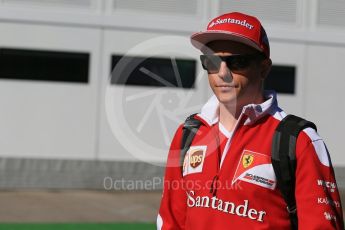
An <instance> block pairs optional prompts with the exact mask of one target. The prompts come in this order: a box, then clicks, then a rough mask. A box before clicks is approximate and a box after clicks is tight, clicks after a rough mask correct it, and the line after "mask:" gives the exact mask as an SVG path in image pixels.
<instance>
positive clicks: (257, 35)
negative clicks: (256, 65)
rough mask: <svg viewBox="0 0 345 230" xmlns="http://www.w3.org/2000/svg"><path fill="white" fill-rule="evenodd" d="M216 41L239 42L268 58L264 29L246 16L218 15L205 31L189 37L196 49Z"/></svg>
mask: <svg viewBox="0 0 345 230" xmlns="http://www.w3.org/2000/svg"><path fill="white" fill-rule="evenodd" d="M216 40H231V41H236V42H240V43H243V44H245V45H248V46H251V47H253V48H255V49H257V50H259V51H261V52H263V53H264V54H265V55H266V57H269V56H270V48H269V42H268V38H267V35H266V32H265V29H264V28H263V26H262V25H261V23H260V21H259V20H258V19H257V18H256V17H253V16H250V15H247V14H243V13H239V12H232V13H227V14H223V15H220V16H218V17H216V18H214V19H212V20H211V21H210V23H208V25H207V29H206V30H205V31H200V32H197V33H194V34H193V35H192V36H191V42H192V44H193V45H194V46H195V47H196V48H198V49H202V48H203V46H205V45H206V44H207V43H208V42H211V41H216Z"/></svg>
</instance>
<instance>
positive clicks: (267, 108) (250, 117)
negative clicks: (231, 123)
mask: <svg viewBox="0 0 345 230" xmlns="http://www.w3.org/2000/svg"><path fill="white" fill-rule="evenodd" d="M264 97H265V98H266V101H264V102H263V103H261V104H248V105H246V106H244V107H243V109H242V114H245V115H246V116H247V119H246V121H245V122H244V124H245V125H250V124H253V123H255V122H256V121H257V120H259V119H260V118H262V117H264V116H265V115H267V114H273V113H274V112H275V111H276V110H277V109H278V103H277V95H276V93H275V92H274V91H265V92H264ZM197 116H198V117H199V118H201V120H202V121H204V123H206V124H207V125H209V126H212V125H214V124H216V123H217V122H218V121H219V101H218V99H217V97H216V96H215V95H213V96H212V97H211V98H210V99H209V100H208V101H207V102H206V104H205V105H204V106H203V107H202V109H201V112H200V113H198V114H197Z"/></svg>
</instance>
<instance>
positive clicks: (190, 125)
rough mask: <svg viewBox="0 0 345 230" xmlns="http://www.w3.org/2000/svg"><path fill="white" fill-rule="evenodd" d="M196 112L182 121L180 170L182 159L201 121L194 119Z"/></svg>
mask: <svg viewBox="0 0 345 230" xmlns="http://www.w3.org/2000/svg"><path fill="white" fill-rule="evenodd" d="M195 115H196V114H192V115H190V116H189V117H187V119H186V120H185V122H184V125H183V130H182V142H181V156H180V166H181V172H182V171H183V170H182V167H183V161H184V158H185V156H186V153H187V151H188V149H189V147H190V145H191V144H192V141H193V139H194V137H195V134H196V133H197V131H198V129H199V128H200V125H201V121H200V120H198V119H195V118H194V116H195Z"/></svg>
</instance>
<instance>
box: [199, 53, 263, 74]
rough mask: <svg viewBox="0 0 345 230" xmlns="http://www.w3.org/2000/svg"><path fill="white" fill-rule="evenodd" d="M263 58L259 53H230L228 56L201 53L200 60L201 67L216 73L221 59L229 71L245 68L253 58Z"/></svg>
mask: <svg viewBox="0 0 345 230" xmlns="http://www.w3.org/2000/svg"><path fill="white" fill-rule="evenodd" d="M259 58H263V57H261V56H260V55H250V54H248V55H237V54H235V55H230V56H217V55H201V56H200V60H201V64H202V67H203V68H204V69H205V70H207V72H208V73H218V71H219V68H220V64H221V62H222V61H225V62H226V65H227V66H228V68H229V69H230V70H231V71H241V70H245V69H247V68H248V67H249V66H250V64H251V63H252V61H253V60H256V59H259Z"/></svg>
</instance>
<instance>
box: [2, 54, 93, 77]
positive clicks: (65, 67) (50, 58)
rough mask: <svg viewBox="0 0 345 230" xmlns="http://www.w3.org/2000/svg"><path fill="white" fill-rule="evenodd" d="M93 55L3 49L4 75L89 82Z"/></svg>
mask: <svg viewBox="0 0 345 230" xmlns="http://www.w3.org/2000/svg"><path fill="white" fill-rule="evenodd" d="M88 75H89V54H88V53H74V52H73V53H72V52H57V51H38V50H26V49H25V50H24V49H0V78H5V79H21V80H41V81H63V82H81V83H87V82H88V78H89V77H88Z"/></svg>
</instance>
